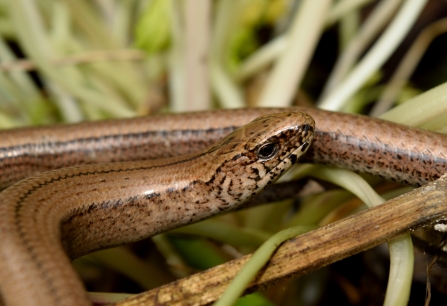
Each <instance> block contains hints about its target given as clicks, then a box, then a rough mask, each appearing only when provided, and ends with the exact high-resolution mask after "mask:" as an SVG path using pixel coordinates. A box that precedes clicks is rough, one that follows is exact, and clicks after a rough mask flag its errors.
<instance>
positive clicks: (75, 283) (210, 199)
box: [0, 112, 315, 306]
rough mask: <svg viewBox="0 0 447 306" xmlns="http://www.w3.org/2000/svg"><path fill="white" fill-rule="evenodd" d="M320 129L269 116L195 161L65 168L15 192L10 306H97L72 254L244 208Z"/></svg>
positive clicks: (0, 257) (7, 249)
mask: <svg viewBox="0 0 447 306" xmlns="http://www.w3.org/2000/svg"><path fill="white" fill-rule="evenodd" d="M314 126H315V125H314V120H313V119H312V117H310V116H309V115H307V114H304V113H301V112H283V113H275V114H267V115H264V116H261V117H259V118H257V119H255V120H253V121H252V122H250V123H248V124H247V125H244V126H243V127H241V128H240V129H237V130H236V131H234V132H232V133H231V134H229V135H228V136H226V137H225V138H223V139H222V140H221V141H219V142H217V143H216V144H214V145H213V146H211V147H209V148H207V149H206V150H204V151H202V152H199V153H196V154H191V155H186V156H181V157H172V158H167V159H159V160H152V161H137V162H122V163H114V164H113V163H112V164H100V165H89V166H80V167H72V168H64V169H60V170H56V171H51V172H47V173H44V174H42V175H38V176H36V177H33V178H30V179H25V180H23V181H21V182H19V183H17V184H15V185H13V186H12V187H10V188H8V189H6V190H5V191H3V193H2V194H1V195H0V201H1V205H0V242H1V249H0V289H1V294H2V297H3V299H4V302H5V303H6V305H55V306H56V305H89V300H88V298H87V295H86V292H85V290H84V289H83V286H82V284H81V282H80V281H79V280H78V279H77V277H76V273H75V272H74V270H73V269H72V268H71V267H70V263H69V258H68V257H67V256H66V255H65V252H67V253H68V254H69V255H70V257H71V258H76V257H78V256H81V255H83V254H87V253H89V252H92V251H95V250H98V249H103V248H108V247H112V246H116V245H120V244H123V243H128V242H132V241H136V240H140V239H143V238H146V237H150V236H153V235H155V234H157V233H160V232H163V231H166V230H168V229H171V228H173V227H178V226H181V225H184V224H188V223H191V222H196V221H199V220H201V219H204V218H207V217H210V216H212V215H215V214H218V213H220V212H223V211H227V210H233V209H235V208H237V207H238V206H240V205H241V204H243V203H245V202H247V201H248V200H250V199H251V198H253V197H254V196H255V195H256V194H257V193H259V192H260V191H261V190H262V189H264V187H266V186H267V185H270V184H272V183H274V182H275V181H276V180H277V179H278V178H279V177H280V176H281V175H282V174H283V173H284V172H286V171H287V170H288V169H289V168H290V167H291V166H292V165H293V164H295V163H296V161H297V160H298V159H299V158H300V157H301V156H302V155H303V154H304V153H305V152H306V150H307V149H308V147H309V145H310V143H311V141H312V139H313V136H314ZM105 229H107V230H105ZM61 240H62V243H61Z"/></svg>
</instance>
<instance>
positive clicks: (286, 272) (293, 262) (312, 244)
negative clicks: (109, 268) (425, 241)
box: [117, 176, 447, 306]
mask: <svg viewBox="0 0 447 306" xmlns="http://www.w3.org/2000/svg"><path fill="white" fill-rule="evenodd" d="M446 198H447V176H443V177H442V178H440V179H439V180H437V181H435V182H432V183H430V184H427V185H426V186H424V187H421V188H418V189H415V190H414V191H412V192H409V193H407V194H405V195H402V196H400V197H398V198H395V199H392V200H389V201H387V202H385V203H384V204H382V205H379V206H377V207H374V208H371V209H368V210H365V211H362V212H360V213H357V214H355V215H353V216H350V217H348V218H345V219H343V220H340V221H338V222H334V223H332V224H329V225H327V226H324V227H321V228H319V229H317V230H314V231H312V232H309V233H307V234H304V235H302V236H299V237H297V238H294V239H291V240H289V241H287V242H285V243H284V244H283V245H282V246H281V247H280V248H279V249H278V250H277V252H276V253H275V254H274V256H273V257H272V259H271V260H270V262H269V263H268V265H267V266H266V267H265V268H264V269H263V270H262V271H261V272H260V274H259V275H258V277H257V278H256V279H255V280H253V281H252V282H251V284H250V286H249V288H248V291H247V292H251V291H256V290H260V289H262V288H265V287H267V286H269V285H271V284H274V283H277V282H279V281H281V280H285V279H287V278H290V277H292V276H293V277H296V276H299V275H302V274H305V273H308V272H310V271H313V270H316V269H318V268H321V267H324V266H326V265H329V264H331V263H333V262H335V261H338V260H340V259H343V258H346V257H348V256H350V255H353V254H356V253H359V252H362V251H364V250H367V249H369V248H371V247H374V246H376V245H378V244H381V243H383V242H386V241H387V239H390V238H393V237H395V236H397V235H399V234H402V233H404V232H408V231H411V230H414V229H416V228H418V227H420V226H422V225H425V224H429V223H433V222H436V221H439V220H440V219H445V218H446V217H447V205H446ZM250 256H251V255H247V256H244V257H242V258H239V259H235V260H233V261H230V262H228V263H225V264H222V265H220V266H217V267H214V268H212V269H209V270H207V271H204V272H201V273H197V274H194V275H192V276H189V277H186V278H183V279H180V280H178V281H176V282H173V283H171V284H168V285H165V286H162V287H160V288H156V289H154V290H151V291H148V292H144V293H142V294H139V295H136V296H134V297H131V298H129V299H127V300H125V301H122V302H120V303H118V304H117V305H122V306H124V305H126V306H129V305H206V304H209V303H211V302H213V301H215V300H216V299H218V298H219V296H220V295H221V294H222V293H223V291H224V290H225V289H226V287H227V286H228V284H229V283H230V282H231V280H232V279H233V278H234V276H235V275H236V274H237V272H238V271H239V270H240V269H241V267H242V266H243V265H244V264H245V263H246V262H247V260H248V259H249V258H250Z"/></svg>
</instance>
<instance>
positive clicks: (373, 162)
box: [0, 108, 447, 302]
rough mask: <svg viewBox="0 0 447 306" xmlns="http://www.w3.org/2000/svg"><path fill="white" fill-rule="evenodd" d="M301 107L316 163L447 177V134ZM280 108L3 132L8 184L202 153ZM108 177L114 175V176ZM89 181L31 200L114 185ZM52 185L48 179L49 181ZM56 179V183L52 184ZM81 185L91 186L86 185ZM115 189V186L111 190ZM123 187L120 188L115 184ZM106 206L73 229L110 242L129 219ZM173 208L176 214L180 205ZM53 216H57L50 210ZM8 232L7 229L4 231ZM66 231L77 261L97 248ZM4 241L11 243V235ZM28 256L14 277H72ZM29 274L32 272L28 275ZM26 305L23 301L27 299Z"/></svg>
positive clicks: (93, 193)
mask: <svg viewBox="0 0 447 306" xmlns="http://www.w3.org/2000/svg"><path fill="white" fill-rule="evenodd" d="M293 110H302V111H305V112H307V113H309V114H310V115H311V116H312V117H313V118H314V119H315V121H316V131H315V139H314V142H313V144H312V145H311V147H310V149H309V152H308V154H307V157H306V158H307V159H309V160H312V161H315V162H320V163H330V164H334V165H339V166H343V167H347V168H350V169H353V170H356V171H363V172H367V173H371V174H375V175H380V176H382V177H385V178H388V179H394V180H398V181H401V182H404V183H408V184H412V185H422V184H425V183H426V182H428V181H431V180H434V179H436V178H438V177H439V176H440V175H442V174H443V173H445V172H446V167H447V158H446V156H445V155H444V153H443V152H444V150H445V148H446V146H447V137H446V136H444V135H440V134H436V133H431V132H427V131H422V130H418V129H413V128H409V127H405V126H402V125H396V124H392V123H389V122H385V121H381V120H377V119H371V118H367V117H363V116H354V115H347V114H340V113H332V112H325V111H322V110H317V109H310V108H306V109H303V108H293ZM278 111H284V109H244V110H229V111H213V112H199V113H191V114H181V115H163V116H156V117H149V118H140V119H132V120H115V121H107V122H97V123H83V124H78V125H63V126H55V127H42V128H33V129H18V130H11V131H4V132H0V139H1V147H0V169H1V172H0V186H7V185H10V184H12V183H14V182H15V181H18V180H21V179H23V178H25V177H27V176H30V175H34V174H36V173H39V172H42V171H45V170H50V169H55V168H61V167H66V166H71V165H78V164H89V163H103V162H111V161H127V160H140V159H149V158H159V157H166V156H174V155H182V154H191V153H197V152H199V151H200V150H204V149H205V148H206V147H207V146H209V145H211V144H212V143H214V142H215V141H217V140H219V139H221V138H222V137H224V136H225V135H226V134H228V133H230V132H232V131H234V130H235V129H236V128H238V127H240V126H242V125H243V124H245V123H247V122H249V121H250V120H252V119H254V118H256V117H258V116H261V115H263V114H266V113H273V112H278ZM149 163H154V162H149ZM89 167H92V168H91V169H103V168H102V167H104V166H89ZM95 167H99V168H95ZM110 167H111V166H110ZM73 169H75V168H73ZM73 169H71V170H70V169H69V170H60V171H62V172H54V173H55V174H57V175H58V177H59V175H61V173H66V175H68V173H71V172H70V171H76V170H73ZM79 169H81V168H79ZM88 169H90V168H88ZM195 169H196V171H197V172H198V173H205V174H206V173H208V174H209V173H210V172H212V171H210V170H206V169H207V168H195ZM200 169H202V170H200ZM64 171H68V172H64ZM198 173H197V175H198ZM104 174H106V175H107V173H104ZM46 175H52V174H51V172H50V173H49V174H45V175H44V177H45V176H46ZM69 176H70V175H68V177H69ZM81 177H82V179H84V178H85V179H88V178H93V177H94V182H95V184H82V187H80V188H81V189H80V190H79V191H77V192H75V191H74V190H73V188H74V186H72V185H69V186H64V187H59V189H57V188H56V189H53V191H51V192H47V193H44V194H42V195H39V196H36V195H35V194H34V193H33V195H32V199H31V198H28V197H26V199H27V201H31V200H32V201H39V202H45V203H46V202H47V201H49V200H48V199H49V198H50V197H51V199H53V200H51V201H50V202H54V201H56V202H57V199H61V197H64V196H65V195H67V194H68V192H70V194H71V196H68V195H67V197H69V199H70V200H73V199H78V198H79V197H83V196H87V194H88V197H91V198H92V199H95V198H96V197H98V199H100V193H99V192H98V190H102V189H98V186H101V184H107V182H101V178H100V177H99V176H98V177H97V176H96V175H93V174H90V172H89V171H87V172H86V174H85V175H83V176H81ZM46 180H48V177H47V179H46ZM46 180H44V182H40V183H38V182H39V178H33V179H29V180H27V181H25V182H21V183H19V184H18V185H15V186H14V188H13V189H8V190H7V194H6V195H11V194H13V191H11V190H16V192H18V191H17V190H21V189H22V188H24V187H23V186H24V184H41V185H45V184H46V183H45V182H46ZM50 181H52V180H51V179H50ZM81 181H82V182H83V183H84V181H83V180H81ZM87 181H88V180H86V182H87ZM26 186H29V185H26ZM33 186H34V185H33ZM28 188H29V187H28ZM101 188H102V187H101ZM108 188H109V189H111V188H112V187H111V186H109V187H108ZM67 189H68V190H67ZM115 189H119V188H118V187H115ZM87 192H88V193H87ZM117 192H118V191H117ZM125 194H126V193H125V192H124V193H123V195H121V196H120V197H119V199H121V198H122V197H124V196H125ZM4 197H5V195H4V194H3V195H1V198H0V199H1V200H2V202H4V200H3V199H4ZM17 197H20V193H18V194H17V195H16V198H14V199H15V200H14V199H13V200H12V201H13V202H14V203H16V202H17ZM54 199H56V200H54ZM64 201H65V199H64ZM60 202H61V203H62V199H61V201H60ZM3 207H4V206H3V205H2V206H1V207H0V209H1V211H2V212H1V213H0V218H1V219H0V222H1V223H0V226H3V223H4V222H5V221H8V222H12V221H11V220H13V218H12V217H11V216H10V215H6V220H5V221H3V220H4V219H3V218H4V217H3V215H4V212H3V211H4V209H5V208H3ZM48 207H49V206H48ZM103 207H104V211H108V213H107V214H104V215H101V214H99V215H98V214H95V213H90V212H87V213H85V212H83V211H75V212H74V215H75V217H74V219H72V220H68V221H69V222H68V223H67V224H75V223H76V222H81V221H78V220H75V219H79V220H81V219H82V222H86V224H88V225H89V228H91V230H93V231H97V232H98V233H99V234H98V235H102V236H103V237H105V238H104V239H109V237H110V236H109V235H110V234H108V233H106V232H100V229H101V228H104V227H108V226H107V225H103V224H104V222H105V223H106V224H108V223H107V222H111V221H110V220H111V218H113V217H116V216H122V215H124V214H118V213H116V212H114V209H116V208H115V205H113V203H110V204H109V205H104V206H103ZM169 209H170V211H171V210H172V209H173V207H171V208H169ZM46 214H49V212H47V213H46ZM126 215H127V216H128V218H129V220H131V222H132V223H138V222H137V221H138V220H140V219H139V218H140V217H138V215H137V214H136V213H134V211H131V210H130V211H129V213H127V214H126ZM8 216H9V217H8ZM187 216H189V215H187ZM27 218H30V219H33V218H34V219H35V218H36V217H35V216H34V214H33V213H32V212H30V213H29V215H28V216H27ZM73 220H74V221H73ZM189 220H190V218H188V217H185V218H184V219H183V218H182V219H178V220H176V221H175V222H174V223H176V225H180V223H181V224H183V223H187V222H189ZM65 221H67V220H65ZM65 221H64V222H65ZM70 222H71V223H70ZM101 222H102V223H101ZM177 223H178V224H177ZM36 226H37V230H39V231H40V230H48V226H49V225H48V226H43V223H36ZM34 230H36V229H34ZM71 230H73V232H71ZM0 231H1V232H2V235H3V233H4V232H5V227H4V226H3V227H0ZM48 231H49V232H51V233H52V234H51V239H57V234H56V233H57V231H50V230H48ZM149 231H152V232H151V233H150V235H153V234H154V233H155V232H156V231H155V230H149ZM63 232H64V233H67V232H70V233H69V237H68V236H67V237H66V240H67V241H68V240H73V241H78V244H76V243H74V244H72V243H70V244H69V245H67V246H66V247H67V248H68V252H69V254H70V255H71V256H72V257H75V256H78V255H80V254H84V253H86V252H89V251H92V250H91V249H88V248H85V247H83V246H81V245H79V241H81V240H83V239H86V240H87V241H90V240H89V239H91V238H90V237H88V236H82V235H83V234H82V233H79V232H77V231H74V229H73V228H72V227H70V226H68V225H64V227H63ZM128 235H129V239H130V240H135V239H138V238H139V237H138V234H135V233H128ZM33 237H34V236H33ZM39 239H40V238H38V237H37V236H36V237H35V238H33V239H30V243H31V244H32V245H33V246H34V247H39V248H44V247H43V246H42V245H41V243H42V242H41V240H39ZM1 241H3V237H2V238H1ZM8 243H9V242H8ZM8 243H4V244H3V245H2V251H3V250H4V249H6V250H7V251H8V252H9V246H8V245H9V244H8ZM118 243H120V242H119V241H115V240H114V241H111V245H114V244H118ZM48 247H49V246H48ZM46 253H48V252H43V254H42V257H41V258H42V260H43V263H44V264H46V263H47V262H48V261H51V259H50V258H53V255H49V254H47V255H45V254H46ZM14 254H15V253H12V255H13V256H12V258H15V257H14V256H15V255H14ZM20 254H22V255H23V256H25V255H24V254H28V255H26V256H29V252H27V251H24V252H23V253H20ZM22 255H17V258H18V259H17V261H18V262H14V263H13V264H11V263H10V262H9V264H8V265H10V266H11V267H12V268H11V269H12V270H13V272H14V271H15V273H12V272H10V273H11V275H15V277H23V278H25V279H28V278H30V279H33V280H35V279H43V282H44V283H45V282H46V280H47V278H48V279H64V280H65V279H66V278H65V276H64V275H61V276H60V278H58V277H59V276H58V277H55V278H53V277H54V276H53V275H47V276H42V275H36V274H34V275H33V274H32V273H30V272H28V268H26V267H23V265H20V264H19V263H20V262H22V261H25V262H32V260H29V259H22V260H19V259H20V258H21V256H22ZM61 256H62V255H61ZM2 262H3V259H2ZM6 262H7V261H6ZM16 264H17V265H18V266H16ZM59 264H60V265H61V269H62V268H64V269H68V268H67V267H68V259H67V260H66V262H64V263H59ZM0 265H1V266H0V278H1V279H0V284H1V289H0V290H1V292H2V294H5V292H6V293H8V292H9V291H10V289H6V288H9V287H5V286H9V285H11V283H12V282H11V279H12V276H10V275H9V274H5V272H2V270H3V269H2V267H3V264H2V263H0ZM15 267H22V268H20V269H19V268H15ZM17 270H19V271H20V272H18V271H17ZM22 270H23V271H25V272H23V273H22V272H21V271H22ZM31 270H32V269H31ZM56 270H57V269H56ZM2 273H3V274H2ZM16 274H17V275H16ZM70 279H71V280H70V281H69V282H77V279H76V278H75V277H71V278H70ZM43 286H45V284H44V285H43ZM64 286H65V287H64V288H67V287H71V286H72V285H71V284H67V283H65V285H64ZM46 287H48V288H49V289H48V290H50V291H51V290H52V289H51V286H49V285H48V284H47V285H46ZM29 288H31V287H29ZM62 289H63V288H62ZM11 292H13V291H11ZM40 292H41V294H43V293H42V292H48V291H44V290H41V291H40ZM53 292H56V291H51V292H50V293H46V294H43V295H45V296H47V295H54V294H53ZM27 294H29V295H30V296H33V295H32V292H31V291H28V293H27ZM36 294H38V293H36ZM8 295H9V293H8ZM14 295H16V296H19V295H20V298H19V299H20V300H21V299H22V298H23V297H24V296H23V294H22V295H21V294H11V296H12V298H14ZM57 295H58V296H64V295H65V293H64V291H63V290H62V291H61V293H57ZM36 296H37V295H36ZM21 301H22V302H23V300H21ZM53 302H54V301H53Z"/></svg>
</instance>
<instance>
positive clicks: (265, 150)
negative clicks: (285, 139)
mask: <svg viewBox="0 0 447 306" xmlns="http://www.w3.org/2000/svg"><path fill="white" fill-rule="evenodd" d="M278 149H279V145H278V144H277V143H266V144H263V145H262V146H260V147H259V148H258V150H257V151H256V155H257V156H258V157H259V158H260V159H265V160H266V159H270V158H272V157H273V156H275V155H276V153H277V152H278Z"/></svg>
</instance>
